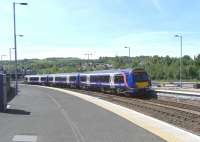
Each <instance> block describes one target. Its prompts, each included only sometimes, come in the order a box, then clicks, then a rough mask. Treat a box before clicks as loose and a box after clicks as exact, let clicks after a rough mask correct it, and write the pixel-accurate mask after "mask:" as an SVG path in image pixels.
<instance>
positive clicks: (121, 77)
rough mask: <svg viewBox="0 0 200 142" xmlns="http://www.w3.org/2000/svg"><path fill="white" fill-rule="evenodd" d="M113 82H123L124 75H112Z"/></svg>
mask: <svg viewBox="0 0 200 142" xmlns="http://www.w3.org/2000/svg"><path fill="white" fill-rule="evenodd" d="M114 83H124V77H123V75H120V74H119V75H116V76H114Z"/></svg>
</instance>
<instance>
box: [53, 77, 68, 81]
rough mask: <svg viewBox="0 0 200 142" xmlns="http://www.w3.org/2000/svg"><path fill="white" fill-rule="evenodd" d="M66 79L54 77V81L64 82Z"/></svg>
mask: <svg viewBox="0 0 200 142" xmlns="http://www.w3.org/2000/svg"><path fill="white" fill-rule="evenodd" d="M66 80H67V78H66V77H55V81H66Z"/></svg>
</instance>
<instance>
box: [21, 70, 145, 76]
mask: <svg viewBox="0 0 200 142" xmlns="http://www.w3.org/2000/svg"><path fill="white" fill-rule="evenodd" d="M133 71H144V69H143V68H134V69H132V68H128V69H111V70H98V71H88V72H82V73H77V72H73V73H56V74H37V75H26V76H25V77H38V76H40V77H42V76H73V75H79V74H80V75H91V74H120V73H122V72H124V73H130V72H133Z"/></svg>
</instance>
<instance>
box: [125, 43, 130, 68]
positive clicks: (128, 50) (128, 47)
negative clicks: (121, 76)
mask: <svg viewBox="0 0 200 142" xmlns="http://www.w3.org/2000/svg"><path fill="white" fill-rule="evenodd" d="M124 48H128V56H129V67H131V48H130V47H127V46H125V47H124Z"/></svg>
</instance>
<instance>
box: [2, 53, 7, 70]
mask: <svg viewBox="0 0 200 142" xmlns="http://www.w3.org/2000/svg"><path fill="white" fill-rule="evenodd" d="M3 57H6V55H1V62H2V61H3ZM2 72H4V69H3V62H2Z"/></svg>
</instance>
